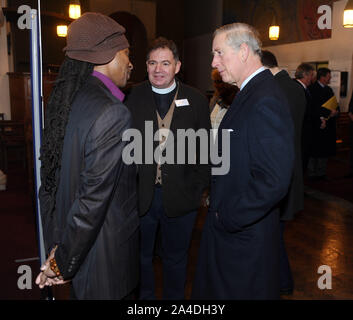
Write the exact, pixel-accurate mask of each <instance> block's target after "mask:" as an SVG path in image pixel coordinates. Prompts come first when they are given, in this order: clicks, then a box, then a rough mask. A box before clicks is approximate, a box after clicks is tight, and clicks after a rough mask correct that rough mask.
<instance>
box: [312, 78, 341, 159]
mask: <svg viewBox="0 0 353 320" xmlns="http://www.w3.org/2000/svg"><path fill="white" fill-rule="evenodd" d="M309 91H310V93H311V96H312V101H313V105H314V108H315V109H316V110H317V111H316V112H317V113H320V116H323V117H325V118H327V117H328V116H329V115H330V113H331V111H330V110H328V109H325V108H323V107H322V105H323V104H324V103H325V102H326V101H327V100H329V99H330V98H331V97H333V95H334V93H333V90H332V89H331V88H330V87H329V86H325V87H324V88H323V87H321V86H320V84H319V83H318V82H317V81H316V82H315V83H314V84H313V85H311V86H310V87H309ZM313 140H314V141H313V145H312V149H311V156H313V157H315V158H316V157H318V158H321V157H322V158H326V157H330V156H334V155H335V154H336V117H333V118H330V119H329V120H328V121H327V122H326V128H324V129H320V127H319V128H317V127H316V128H315V130H314V132H313Z"/></svg>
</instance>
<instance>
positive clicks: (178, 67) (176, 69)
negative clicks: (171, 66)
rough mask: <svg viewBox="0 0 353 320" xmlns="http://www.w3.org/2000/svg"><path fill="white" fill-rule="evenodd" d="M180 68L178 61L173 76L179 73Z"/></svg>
mask: <svg viewBox="0 0 353 320" xmlns="http://www.w3.org/2000/svg"><path fill="white" fill-rule="evenodd" d="M180 67H181V62H180V61H179V60H178V61H177V63H176V67H175V74H177V73H178V72H179V71H180Z"/></svg>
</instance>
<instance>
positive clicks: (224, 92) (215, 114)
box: [210, 69, 239, 129]
mask: <svg viewBox="0 0 353 320" xmlns="http://www.w3.org/2000/svg"><path fill="white" fill-rule="evenodd" d="M211 77H212V80H213V86H214V88H215V92H214V95H213V97H212V98H211V101H210V112H211V115H210V117H211V125H212V129H218V127H219V124H220V123H221V121H222V119H223V117H224V115H225V114H226V112H227V110H228V108H229V106H230V105H231V104H232V102H233V100H234V97H235V95H236V94H237V92H238V91H239V88H238V87H237V86H234V85H231V84H228V83H225V82H223V81H222V77H221V76H220V74H219V72H218V70H217V69H213V70H212V73H211Z"/></svg>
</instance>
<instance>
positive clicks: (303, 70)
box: [295, 63, 315, 79]
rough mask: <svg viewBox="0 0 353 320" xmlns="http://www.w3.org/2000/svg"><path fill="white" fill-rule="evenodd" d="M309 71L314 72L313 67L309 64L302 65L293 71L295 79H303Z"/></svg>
mask: <svg viewBox="0 0 353 320" xmlns="http://www.w3.org/2000/svg"><path fill="white" fill-rule="evenodd" d="M311 71H315V69H314V67H313V66H312V65H311V64H309V63H302V64H300V65H299V66H298V67H297V70H296V71H295V78H296V79H303V78H304V77H305V75H308V74H309V73H310V72H311Z"/></svg>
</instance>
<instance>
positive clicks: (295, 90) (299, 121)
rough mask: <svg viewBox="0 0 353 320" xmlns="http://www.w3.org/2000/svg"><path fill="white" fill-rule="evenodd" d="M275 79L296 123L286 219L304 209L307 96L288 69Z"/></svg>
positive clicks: (284, 209)
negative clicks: (303, 158)
mask: <svg viewBox="0 0 353 320" xmlns="http://www.w3.org/2000/svg"><path fill="white" fill-rule="evenodd" d="M275 80H276V81H277V83H278V85H279V86H280V87H281V89H282V90H283V92H284V94H285V96H286V97H287V99H288V104H289V107H290V113H291V116H292V120H293V124H294V146H295V161H294V170H293V176H292V181H291V184H290V187H289V191H288V194H287V195H286V197H285V198H284V199H283V201H282V204H281V220H283V221H286V220H291V219H293V218H294V215H295V213H296V212H298V211H301V210H303V209H304V183H303V168H302V156H301V153H302V150H301V139H302V127H303V119H304V114H305V109H306V98H305V94H304V90H303V87H302V86H301V85H300V84H299V83H297V82H296V81H293V80H292V79H291V78H290V77H289V75H288V73H287V71H285V70H282V71H280V72H279V73H277V74H276V75H275Z"/></svg>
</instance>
